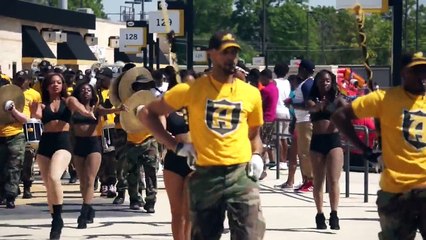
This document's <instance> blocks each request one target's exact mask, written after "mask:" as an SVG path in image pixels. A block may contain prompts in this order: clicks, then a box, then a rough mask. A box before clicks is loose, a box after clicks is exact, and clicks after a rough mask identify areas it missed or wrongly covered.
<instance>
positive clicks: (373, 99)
mask: <svg viewBox="0 0 426 240" xmlns="http://www.w3.org/2000/svg"><path fill="white" fill-rule="evenodd" d="M425 102H426V99H424V97H423V96H415V95H411V94H409V93H408V92H406V91H404V89H403V88H402V87H395V88H391V89H389V90H386V91H383V90H378V91H375V92H373V93H370V94H368V95H367V96H363V97H359V98H357V99H356V100H355V101H353V102H352V108H353V110H354V113H355V115H356V116H357V117H358V118H365V117H376V118H380V126H381V136H382V151H383V154H382V157H383V162H384V170H383V172H382V174H381V179H380V187H381V188H382V190H383V191H386V192H391V193H401V192H405V191H408V190H410V189H412V188H413V187H415V186H418V185H421V184H424V183H426V157H425V156H426V105H425Z"/></svg>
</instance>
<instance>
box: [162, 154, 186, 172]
mask: <svg viewBox="0 0 426 240" xmlns="http://www.w3.org/2000/svg"><path fill="white" fill-rule="evenodd" d="M164 169H166V170H169V171H172V172H174V173H176V174H178V175H180V176H182V177H183V178H184V177H186V176H188V174H190V173H191V172H192V169H191V168H189V165H188V161H187V159H186V157H181V156H178V155H176V153H174V152H172V151H167V153H166V156H165V157H164Z"/></svg>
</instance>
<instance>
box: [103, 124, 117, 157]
mask: <svg viewBox="0 0 426 240" xmlns="http://www.w3.org/2000/svg"><path fill="white" fill-rule="evenodd" d="M114 131H115V126H114V125H106V126H104V127H103V130H102V147H103V150H104V153H107V152H112V151H115V147H114V145H113V142H112V138H113V132H114Z"/></svg>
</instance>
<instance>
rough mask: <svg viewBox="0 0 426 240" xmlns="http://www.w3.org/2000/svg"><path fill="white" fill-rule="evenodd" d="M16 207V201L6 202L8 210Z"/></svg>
mask: <svg viewBox="0 0 426 240" xmlns="http://www.w3.org/2000/svg"><path fill="white" fill-rule="evenodd" d="M15 207H16V206H15V201H14V200H6V208H9V209H13V208H15Z"/></svg>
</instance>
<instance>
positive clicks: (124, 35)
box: [120, 27, 147, 47]
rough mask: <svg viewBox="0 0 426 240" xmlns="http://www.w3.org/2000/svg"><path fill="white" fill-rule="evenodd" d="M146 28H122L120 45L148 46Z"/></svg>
mask: <svg viewBox="0 0 426 240" xmlns="http://www.w3.org/2000/svg"><path fill="white" fill-rule="evenodd" d="M146 30H147V29H146V28H138V27H131V28H121V29H120V45H123V46H141V47H146V40H145V39H146Z"/></svg>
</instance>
